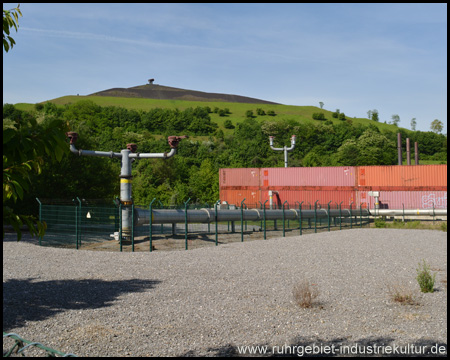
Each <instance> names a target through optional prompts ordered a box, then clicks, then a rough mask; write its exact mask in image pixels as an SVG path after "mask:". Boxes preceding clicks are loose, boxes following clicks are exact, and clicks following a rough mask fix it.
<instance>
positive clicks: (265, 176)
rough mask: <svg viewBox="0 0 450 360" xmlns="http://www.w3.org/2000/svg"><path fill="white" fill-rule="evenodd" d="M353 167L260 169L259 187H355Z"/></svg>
mask: <svg viewBox="0 0 450 360" xmlns="http://www.w3.org/2000/svg"><path fill="white" fill-rule="evenodd" d="M355 171H356V170H355V167H353V166H338V167H292V168H261V174H260V177H261V186H262V187H273V186H275V187H277V186H291V187H292V186H312V187H316V186H322V187H323V186H332V187H336V186H352V187H354V186H355V185H356V173H355Z"/></svg>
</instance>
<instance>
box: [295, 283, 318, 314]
mask: <svg viewBox="0 0 450 360" xmlns="http://www.w3.org/2000/svg"><path fill="white" fill-rule="evenodd" d="M292 293H293V295H294V300H295V302H296V304H297V305H298V306H300V307H302V308H309V307H311V305H312V302H313V301H314V299H315V298H317V297H318V296H319V290H318V289H317V288H314V287H312V285H311V284H310V283H309V281H308V280H303V281H302V282H300V283H298V284H296V285H295V286H294V289H293V291H292Z"/></svg>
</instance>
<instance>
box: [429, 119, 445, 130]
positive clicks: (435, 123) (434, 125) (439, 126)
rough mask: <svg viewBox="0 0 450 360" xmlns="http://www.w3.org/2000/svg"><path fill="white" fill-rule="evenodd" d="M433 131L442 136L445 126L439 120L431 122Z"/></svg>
mask: <svg viewBox="0 0 450 360" xmlns="http://www.w3.org/2000/svg"><path fill="white" fill-rule="evenodd" d="M430 128H431V131H433V132H435V133H436V134H440V133H441V131H442V129H443V128H444V124H443V123H442V121H440V120H438V119H434V120H433V121H432V122H431V126H430Z"/></svg>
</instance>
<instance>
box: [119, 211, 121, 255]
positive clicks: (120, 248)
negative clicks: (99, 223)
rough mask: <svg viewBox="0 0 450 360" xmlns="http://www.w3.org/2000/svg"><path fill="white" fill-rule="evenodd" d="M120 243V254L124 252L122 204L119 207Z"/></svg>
mask: <svg viewBox="0 0 450 360" xmlns="http://www.w3.org/2000/svg"><path fill="white" fill-rule="evenodd" d="M119 241H120V252H122V202H121V203H120V205H119Z"/></svg>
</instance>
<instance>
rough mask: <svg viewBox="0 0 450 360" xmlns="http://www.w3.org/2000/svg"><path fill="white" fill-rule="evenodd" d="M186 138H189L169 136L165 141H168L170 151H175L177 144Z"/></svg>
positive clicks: (185, 136)
mask: <svg viewBox="0 0 450 360" xmlns="http://www.w3.org/2000/svg"><path fill="white" fill-rule="evenodd" d="M187 138H189V136H187V135H183V136H169V137H168V138H167V140H168V141H169V146H170V147H171V148H172V149H175V148H177V146H178V143H179V142H180V141H181V140H182V139H187Z"/></svg>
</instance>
